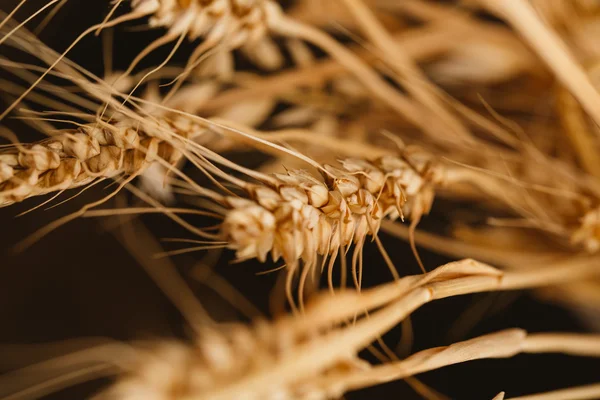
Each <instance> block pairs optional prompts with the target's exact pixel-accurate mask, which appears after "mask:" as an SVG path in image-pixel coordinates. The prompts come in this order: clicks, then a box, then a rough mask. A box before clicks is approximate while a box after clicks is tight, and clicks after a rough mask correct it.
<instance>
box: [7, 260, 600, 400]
mask: <svg viewBox="0 0 600 400" xmlns="http://www.w3.org/2000/svg"><path fill="white" fill-rule="evenodd" d="M591 265H592V264H591V263H590V262H589V261H588V262H587V263H586V262H583V263H580V264H579V265H574V264H573V263H567V264H565V265H561V266H558V265H557V266H556V267H553V268H550V272H548V270H544V271H540V270H539V269H536V270H534V271H529V272H528V273H522V272H519V273H503V272H501V271H498V270H496V269H494V268H492V267H489V266H486V265H483V264H480V263H477V262H474V261H472V260H463V261H460V262H457V263H451V264H447V265H445V266H442V267H439V268H437V269H435V270H434V271H432V272H430V273H429V274H427V275H425V276H423V275H421V276H411V277H407V278H403V279H402V280H400V281H398V282H395V283H392V284H387V285H383V286H381V287H375V288H372V289H369V290H368V291H363V292H362V293H361V292H357V291H348V290H346V291H342V292H337V293H335V294H323V295H319V296H316V297H314V298H313V300H312V301H311V302H310V303H309V304H307V307H306V310H305V313H304V314H302V315H286V316H283V317H280V318H279V319H276V320H275V321H273V322H271V323H269V322H266V321H255V323H254V324H253V325H250V326H247V325H242V324H233V325H231V324H227V325H222V326H218V325H217V326H207V327H205V328H202V329H201V330H200V331H199V332H198V333H199V336H198V338H197V341H196V342H195V344H194V345H192V346H190V345H184V344H182V343H176V342H164V341H163V342H157V343H153V344H152V346H151V347H150V349H149V350H148V346H145V348H144V347H137V348H136V347H131V346H114V345H113V346H106V345H104V346H99V347H96V348H91V349H88V350H84V351H81V352H79V353H75V354H72V355H69V356H64V357H62V358H60V359H57V360H51V361H47V362H45V363H43V364H41V365H37V366H32V367H28V368H26V369H24V370H21V371H17V372H16V373H14V374H13V375H12V376H11V378H14V377H15V376H16V377H19V376H21V377H26V376H27V375H28V374H30V373H32V372H34V371H35V372H37V373H40V372H42V371H43V370H44V369H45V368H52V367H54V368H56V367H57V366H62V368H64V367H65V366H69V367H71V368H72V369H78V370H79V371H78V372H79V374H76V375H75V376H66V377H64V379H63V380H58V381H57V382H52V381H50V382H48V383H45V384H43V385H41V387H40V389H41V390H43V391H47V390H49V389H50V390H52V388H53V387H54V386H58V387H61V386H64V385H66V384H68V383H69V382H70V381H78V380H80V379H82V378H83V379H85V377H89V376H90V375H92V376H93V375H94V374H96V373H98V371H100V372H102V373H104V374H111V373H113V370H114V367H117V369H118V371H120V373H121V374H120V378H119V379H118V381H117V383H116V384H115V385H114V386H112V387H110V388H109V389H107V390H106V391H105V392H102V393H101V394H99V395H98V397H97V398H100V399H103V398H111V399H112V398H116V399H125V400H129V399H133V398H139V397H140V396H142V397H145V398H148V397H152V398H158V399H163V398H164V399H170V398H185V399H196V398H210V399H236V398H240V396H241V397H245V398H271V397H276V396H279V397H277V398H286V399H287V398H290V399H306V398H323V399H328V398H336V397H339V396H340V395H341V394H343V393H345V392H347V391H351V390H355V389H358V388H362V387H367V386H372V385H376V384H381V383H384V382H389V381H392V380H396V379H401V378H405V377H408V376H412V375H415V374H419V373H422V372H425V371H430V370H434V369H438V368H441V367H444V366H448V365H452V364H456V363H461V362H466V361H470V360H476V359H483V358H508V357H512V356H514V355H516V354H518V353H548V352H558V353H565V354H571V355H578V356H595V357H599V356H600V337H598V335H582V334H565V333H558V334H551V333H544V334H532V335H528V334H527V333H526V332H525V331H523V330H520V329H510V330H506V331H502V332H498V333H494V334H490V335H484V336H482V337H478V338H475V339H471V340H467V341H464V342H459V343H455V344H452V345H450V346H446V347H438V348H433V349H429V350H425V351H422V352H419V353H416V354H414V355H412V356H410V357H408V358H406V359H404V360H401V361H397V362H389V363H385V364H383V365H376V366H374V365H370V364H369V363H367V362H365V361H363V360H361V359H360V358H359V357H358V356H357V353H358V351H359V350H360V349H362V348H364V347H365V346H367V345H368V344H369V343H370V342H371V341H373V340H374V339H375V338H376V337H377V336H378V335H379V334H381V333H383V332H385V331H386V330H388V329H390V328H391V327H392V326H394V325H395V324H396V323H398V322H399V321H400V320H402V319H403V318H405V317H406V316H407V315H409V314H410V313H411V312H412V311H414V310H415V309H417V308H418V307H419V306H420V305H422V304H424V303H425V302H428V301H432V300H434V299H439V298H444V297H448V296H455V295H459V294H466V293H474V292H477V291H482V290H497V289H500V290H514V289H517V288H526V287H527V288H531V287H536V286H540V285H548V284H553V283H557V282H559V281H563V280H565V279H569V280H570V279H577V278H579V277H581V276H584V275H588V274H594V273H597V271H594V270H593V269H592V268H590V267H591ZM571 272H573V274H572V273H571ZM340 302H343V303H340ZM339 304H344V305H345V306H344V307H339ZM380 307H382V308H381V309H380V310H378V311H374V312H372V313H371V314H370V315H369V316H368V317H366V318H361V319H359V320H358V322H356V323H355V324H353V325H348V326H344V325H342V326H339V325H338V324H339V322H341V321H343V320H345V319H346V318H348V317H351V316H352V315H356V313H364V312H365V311H367V310H376V309H378V308H380ZM110 348H113V349H115V350H116V349H118V348H122V350H121V352H120V353H116V354H115V353H114V352H113V351H110V352H109V351H108V350H109V349H110ZM323 348H328V349H329V350H328V351H327V352H323V351H322V349H323ZM99 362H100V363H101V365H98V366H97V367H95V369H94V370H90V369H89V368H86V369H83V370H82V369H81V366H83V365H89V364H90V363H96V364H97V363H99ZM273 382H276V383H277V384H273ZM40 389H37V390H40ZM37 390H36V388H35V387H33V388H31V389H30V393H31V394H33V396H35V395H36V394H37V393H39V392H38V391H37ZM42 393H43V392H42ZM18 395H19V394H15V395H14V398H16V397H17V396H18ZM9 398H10V399H12V398H13V397H9ZM31 398H33V397H31Z"/></svg>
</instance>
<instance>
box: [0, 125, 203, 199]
mask: <svg viewBox="0 0 600 400" xmlns="http://www.w3.org/2000/svg"><path fill="white" fill-rule="evenodd" d="M162 122H163V124H165V125H166V126H167V127H169V128H171V129H173V128H172V127H173V126H174V125H172V123H169V122H167V121H166V120H163V121H162ZM147 126H149V124H148V125H147ZM177 131H178V132H179V133H181V135H182V137H186V136H187V135H188V134H189V135H192V132H190V131H187V132H186V131H183V130H182V129H181V125H179V126H178V128H177ZM158 132H159V130H158V129H157V130H155V131H154V134H153V135H149V134H148V133H149V132H148V130H145V131H144V130H143V129H140V126H139V125H135V124H132V123H128V122H118V123H114V124H107V123H103V122H102V121H99V122H98V123H95V124H88V125H83V126H81V127H79V128H78V129H76V130H69V131H63V132H61V133H59V134H56V135H54V136H53V137H51V138H49V139H45V140H43V141H40V142H37V143H34V144H17V145H13V146H10V147H2V148H0V170H2V171H3V175H2V178H3V179H2V180H0V206H3V207H4V206H8V205H11V204H13V203H16V202H20V201H23V200H24V199H26V198H29V197H32V196H40V195H44V194H48V193H51V192H54V191H59V190H67V189H72V188H76V187H80V186H84V185H88V184H90V183H91V182H93V181H94V180H97V179H106V178H114V177H117V176H131V175H136V176H137V175H140V174H141V173H143V172H144V170H145V169H146V168H148V166H149V165H150V164H151V163H152V162H154V161H156V160H158V159H162V160H164V161H165V162H167V163H168V164H171V165H172V164H175V163H177V162H178V161H179V159H180V158H181V156H182V154H181V153H180V152H178V151H177V150H176V149H175V148H174V147H173V145H172V144H171V143H172V142H169V141H166V140H164V137H163V138H161V137H160V136H158V137H157V136H156V135H157V134H159V133H158Z"/></svg>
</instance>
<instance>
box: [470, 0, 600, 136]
mask: <svg viewBox="0 0 600 400" xmlns="http://www.w3.org/2000/svg"><path fill="white" fill-rule="evenodd" d="M479 1H480V2H481V3H482V4H483V5H484V6H485V7H487V8H488V9H489V10H490V11H492V12H494V13H497V14H499V15H500V16H502V17H503V18H505V19H506V20H507V21H508V22H509V23H510V24H511V25H512V26H513V27H514V28H515V29H516V30H517V31H518V32H519V33H520V34H521V35H523V36H524V37H525V39H527V41H528V42H529V43H530V45H531V46H532V47H533V48H534V49H535V50H536V51H537V53H538V55H539V56H540V57H541V58H542V59H543V60H544V61H546V63H547V65H548V66H549V67H550V69H551V70H552V71H553V72H554V74H555V75H556V77H557V78H558V79H559V80H560V81H561V82H562V83H563V85H565V87H567V88H568V89H569V90H570V91H571V93H572V94H573V96H575V97H576V98H577V100H578V101H579V102H580V103H581V105H582V106H583V108H584V109H585V110H586V111H587V113H588V114H589V115H590V116H591V117H592V118H593V119H594V121H595V122H596V124H598V125H600V107H598V104H600V93H598V90H597V89H596V88H595V87H594V85H593V84H592V82H591V80H590V78H589V76H588V75H587V74H586V72H585V71H584V70H583V68H582V67H581V65H580V64H579V63H578V62H577V60H576V59H575V57H574V56H573V55H572V54H571V52H570V51H569V50H568V48H567V47H566V45H565V44H564V43H563V41H562V40H561V38H560V36H558V35H557V34H556V32H554V31H553V30H552V29H551V28H549V27H548V26H546V25H545V24H544V23H543V22H542V21H541V20H540V18H539V16H537V15H536V13H535V11H534V9H533V8H532V7H531V5H530V4H529V3H528V2H527V1H524V0H505V1H496V0H479Z"/></svg>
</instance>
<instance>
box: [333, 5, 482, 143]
mask: <svg viewBox="0 0 600 400" xmlns="http://www.w3.org/2000/svg"><path fill="white" fill-rule="evenodd" d="M343 1H344V3H345V4H346V7H347V8H348V9H349V10H350V11H351V13H352V14H353V15H354V18H355V19H356V20H357V21H358V23H359V25H360V26H361V28H362V30H364V31H365V33H366V34H367V36H368V37H369V38H370V40H371V41H372V42H373V43H375V45H376V46H377V47H378V48H379V50H380V54H381V56H382V57H383V59H384V60H385V61H386V62H387V65H388V66H389V67H390V68H392V69H393V70H394V71H395V72H396V73H398V74H399V76H400V77H401V78H402V82H403V83H404V84H405V85H406V88H407V90H408V91H409V92H410V93H411V94H412V95H413V96H414V97H415V98H416V99H418V100H419V101H420V102H422V103H423V105H424V106H425V107H427V108H429V109H430V110H431V115H432V116H435V118H439V119H441V120H442V121H443V122H444V123H445V124H446V125H447V126H448V128H450V130H451V131H452V132H453V133H454V134H455V135H457V136H458V137H460V138H463V139H465V140H468V138H469V137H470V136H471V134H470V132H469V131H468V130H467V128H466V127H465V126H464V125H463V124H462V123H461V122H460V120H458V119H457V118H456V117H455V116H454V115H452V114H451V113H450V112H449V111H448V110H447V109H446V107H445V106H444V104H443V103H442V102H441V101H440V99H439V97H438V91H439V89H438V88H437V87H435V86H433V85H432V84H431V83H430V82H429V80H428V78H427V77H426V76H425V74H423V73H422V72H421V71H420V70H419V69H418V67H417V66H416V65H415V64H414V63H413V60H411V59H410V58H409V57H408V56H407V55H406V54H405V53H404V51H403V49H402V47H400V46H398V45H397V43H396V41H395V40H394V39H393V38H392V36H391V35H390V33H389V32H388V31H387V30H386V29H385V28H384V27H383V26H382V25H381V23H380V22H379V21H378V20H377V17H376V16H375V15H374V14H373V13H372V12H371V10H370V9H369V7H367V6H366V5H365V4H364V3H363V2H362V1H361V0H343Z"/></svg>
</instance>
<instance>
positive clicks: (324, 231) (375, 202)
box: [223, 152, 442, 295]
mask: <svg viewBox="0 0 600 400" xmlns="http://www.w3.org/2000/svg"><path fill="white" fill-rule="evenodd" d="M422 156H423V154H418V153H412V154H411V153H410V152H406V153H405V154H403V155H402V156H400V157H394V156H389V157H382V158H380V159H377V160H375V161H372V162H368V161H365V160H360V159H346V160H343V161H342V163H341V167H339V168H336V167H332V166H325V170H326V171H327V172H328V174H323V175H324V180H319V179H316V178H315V177H313V176H311V175H310V174H308V173H307V172H304V171H288V173H287V174H275V175H274V176H273V177H274V178H275V181H274V182H269V183H265V184H263V185H248V186H247V187H246V190H247V192H248V194H249V196H250V199H239V198H230V199H228V200H227V201H228V203H229V205H230V207H231V211H229V212H228V213H227V214H226V216H225V221H224V223H223V233H224V235H225V237H226V239H227V241H228V242H229V243H230V247H231V248H233V249H235V250H236V252H237V253H236V254H237V257H238V259H240V260H245V259H250V258H257V259H259V260H260V261H265V260H266V259H267V256H268V255H269V254H270V255H271V257H272V258H273V260H275V261H277V260H279V259H280V258H281V259H283V261H284V262H285V263H286V265H287V267H288V268H289V269H290V272H289V273H290V275H288V276H289V280H288V295H289V293H290V290H291V277H292V275H293V274H294V273H295V272H296V270H297V268H298V267H299V265H300V262H302V263H303V268H304V270H303V273H302V274H301V278H300V285H299V291H301V289H302V287H303V285H304V281H305V279H306V277H307V276H308V274H309V272H308V271H310V270H314V269H316V268H320V269H321V270H323V269H324V267H325V265H326V263H327V259H328V258H329V266H328V271H327V275H328V280H329V284H330V286H331V285H333V278H332V269H333V263H334V262H335V260H336V258H337V257H338V256H339V257H340V258H341V259H342V262H343V261H344V260H343V259H344V258H345V253H346V251H348V250H349V249H350V248H351V247H352V246H353V245H354V246H355V248H354V250H353V251H354V257H353V258H352V277H353V281H354V284H355V286H356V287H358V288H360V286H361V281H362V274H363V272H362V247H363V245H364V244H365V242H366V241H367V240H368V238H369V237H371V238H372V240H375V241H376V242H377V244H378V246H379V248H380V250H381V251H382V255H383V256H384V258H385V259H386V262H387V263H388V266H389V268H390V271H391V273H392V275H393V276H394V277H395V278H396V279H397V278H398V276H399V275H398V272H397V271H396V269H395V266H394V265H393V264H392V263H391V261H390V260H389V259H388V258H387V254H386V253H385V251H384V250H383V247H382V245H381V243H380V242H379V240H378V238H377V234H378V232H379V228H380V225H381V221H382V219H383V218H385V217H389V218H392V219H395V218H398V217H402V218H404V215H407V216H409V217H410V218H411V219H413V220H415V221H418V220H419V218H420V216H421V215H423V214H426V213H428V212H429V210H430V208H431V204H432V202H433V193H434V192H433V186H434V185H435V184H436V183H439V181H440V180H441V179H442V176H441V175H440V173H439V171H438V170H437V169H436V168H435V165H434V163H433V161H432V160H430V159H427V158H424V157H422ZM320 259H322V260H321V261H320ZM342 268H345V265H344V264H342ZM342 272H344V271H342ZM342 276H344V275H342Z"/></svg>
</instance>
